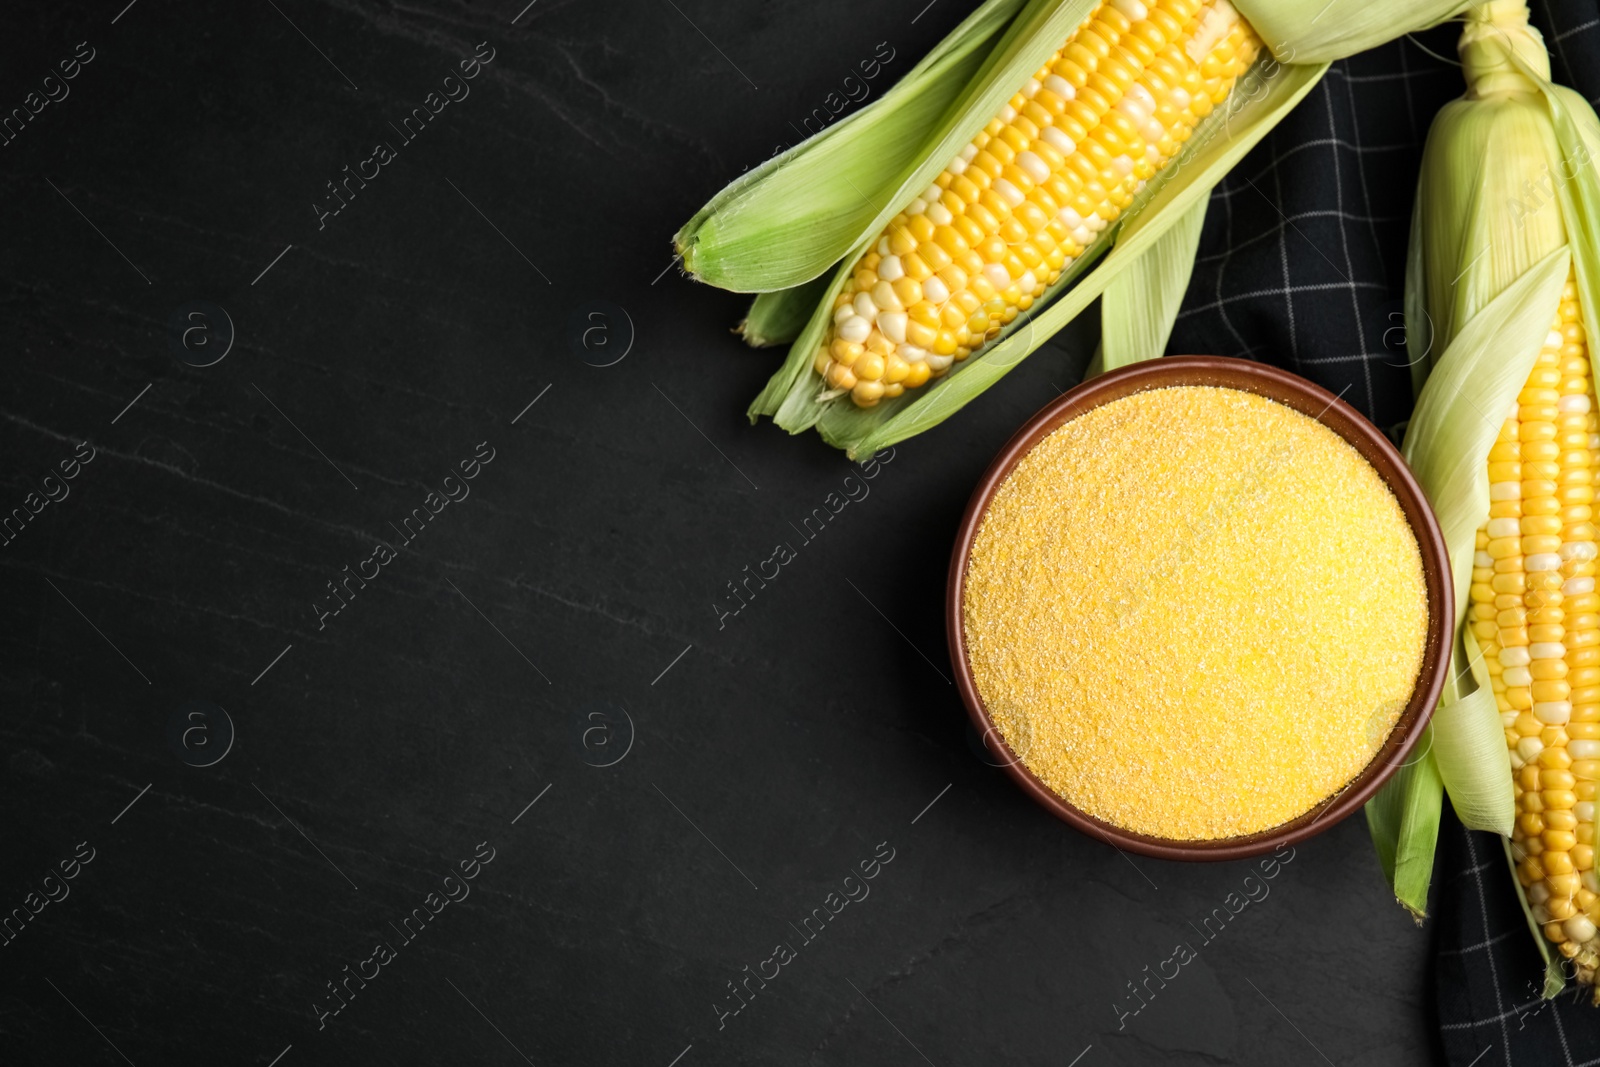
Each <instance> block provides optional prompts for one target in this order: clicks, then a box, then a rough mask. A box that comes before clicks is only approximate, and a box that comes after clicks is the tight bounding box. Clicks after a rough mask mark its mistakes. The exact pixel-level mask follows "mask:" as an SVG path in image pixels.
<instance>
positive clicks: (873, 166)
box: [673, 0, 1026, 293]
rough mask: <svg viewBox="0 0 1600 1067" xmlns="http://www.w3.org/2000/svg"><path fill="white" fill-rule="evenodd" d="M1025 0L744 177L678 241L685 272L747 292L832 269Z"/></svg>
mask: <svg viewBox="0 0 1600 1067" xmlns="http://www.w3.org/2000/svg"><path fill="white" fill-rule="evenodd" d="M1025 2H1026V0H987V2H986V3H984V4H983V5H982V6H981V7H979V8H978V10H976V11H974V12H973V13H972V14H971V15H970V16H968V17H967V18H966V19H965V20H964V21H963V22H962V23H961V25H959V26H957V27H956V28H955V29H954V30H952V31H951V32H950V34H949V35H948V36H946V37H945V39H944V40H942V41H940V42H939V43H938V45H936V46H935V47H934V49H933V51H931V52H929V53H928V54H927V55H926V56H924V57H922V61H921V62H920V63H918V64H917V65H916V66H914V67H912V68H911V70H910V71H909V72H908V73H907V74H906V76H905V77H903V78H901V79H900V81H898V82H897V83H895V85H894V87H893V88H891V89H890V90H889V91H888V92H886V93H884V94H883V96H881V97H879V98H878V99H877V100H875V101H873V102H872V103H871V104H868V105H867V106H866V107H864V108H862V109H861V110H860V111H857V112H856V113H854V114H852V115H850V116H849V117H848V118H845V119H841V120H840V121H839V122H836V123H834V124H833V125H832V126H829V127H828V128H827V129H825V130H823V131H822V132H821V133H819V134H817V135H816V136H814V137H811V138H809V139H807V140H805V141H802V142H801V143H800V144H798V145H796V146H794V147H793V148H791V149H789V150H787V151H785V152H783V153H781V154H780V155H777V156H774V157H773V158H771V159H769V160H767V161H766V162H765V163H763V164H761V166H759V167H756V168H755V169H754V170H751V171H750V172H748V173H746V174H743V175H740V176H739V177H738V178H736V179H734V180H733V181H732V182H731V183H729V184H728V186H727V187H726V188H725V189H723V190H722V191H721V192H720V193H718V194H717V195H716V196H715V197H713V198H712V199H711V201H710V203H708V204H706V206H705V207H703V208H701V209H700V211H699V213H697V214H696V215H695V217H694V218H692V219H690V220H689V221H688V222H687V223H685V224H684V226H683V229H681V230H679V231H678V233H677V235H676V236H675V237H674V238H673V242H674V244H676V246H677V251H678V254H679V255H680V256H682V257H683V266H684V269H685V270H687V271H688V272H689V273H690V274H692V275H694V276H695V277H696V278H698V279H699V280H700V281H703V282H708V283H710V284H711V285H715V286H717V287H718V288H720V289H731V290H732V291H734V292H736V293H771V292H776V291H778V290H780V289H789V288H793V287H795V286H798V285H801V284H803V283H805V282H809V281H811V280H812V279H813V278H816V277H818V276H819V275H821V274H823V273H824V272H825V271H827V269H828V268H829V267H831V266H833V265H834V264H835V263H836V262H838V261H839V259H840V258H841V257H842V256H844V255H845V254H846V253H847V252H849V251H850V249H851V248H852V247H854V246H855V245H856V243H857V242H858V241H859V240H860V237H859V234H860V233H861V232H862V230H863V229H865V228H866V227H867V226H868V220H870V219H874V218H876V217H877V216H878V215H879V214H881V207H882V203H883V199H884V196H885V195H886V194H887V192H888V191H889V189H890V188H892V187H893V185H894V184H896V179H897V178H898V177H899V176H900V174H901V173H902V172H903V171H904V170H905V169H906V168H907V167H908V166H910V165H911V164H912V163H913V162H914V161H915V160H916V159H917V158H918V157H919V155H920V153H921V150H922V146H923V145H924V144H925V143H926V142H927V140H928V138H929V136H930V135H931V134H932V133H933V131H934V130H935V129H937V127H938V123H939V119H940V117H941V116H943V115H944V114H945V112H946V110H947V109H948V108H949V107H950V105H951V103H952V102H953V101H954V100H955V99H956V97H957V96H959V95H960V94H961V92H962V90H963V89H964V88H965V87H966V86H967V84H968V83H969V82H970V81H971V80H972V78H973V77H974V76H976V75H977V74H978V72H979V71H980V70H982V69H983V68H984V66H985V64H986V63H987V62H988V60H989V56H990V53H991V51H992V50H993V48H994V46H995V43H996V42H997V41H999V40H1001V39H1002V38H1003V37H1004V36H1005V35H1006V34H1007V32H1008V28H1011V27H1013V26H1014V19H1015V17H1016V14H1017V12H1018V11H1021V10H1022V7H1023V5H1024V3H1025ZM893 214H894V213H893V212H892V211H891V212H890V213H889V214H888V215H885V216H883V220H882V221H881V222H879V223H878V228H879V229H882V227H883V223H885V222H887V221H888V220H889V218H890V217H892V216H893Z"/></svg>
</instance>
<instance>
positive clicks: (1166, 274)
mask: <svg viewBox="0 0 1600 1067" xmlns="http://www.w3.org/2000/svg"><path fill="white" fill-rule="evenodd" d="M1208 203H1209V199H1208V198H1207V199H1200V200H1197V201H1195V203H1194V205H1193V206H1191V207H1190V208H1189V209H1188V210H1187V211H1185V212H1184V213H1183V217H1182V218H1180V219H1179V220H1178V221H1177V222H1176V223H1174V224H1173V226H1172V228H1171V229H1170V230H1168V231H1167V232H1166V233H1164V234H1162V235H1161V237H1160V239H1159V240H1157V241H1156V243H1155V244H1153V245H1151V246H1150V247H1149V248H1148V249H1146V250H1145V252H1144V254H1143V255H1141V256H1140V257H1139V258H1138V259H1137V260H1136V261H1135V262H1134V263H1133V265H1132V266H1130V267H1129V268H1128V269H1127V270H1125V271H1123V272H1122V273H1121V274H1119V275H1118V276H1117V277H1116V279H1115V280H1113V281H1112V283H1111V284H1110V285H1108V286H1106V291H1105V295H1103V296H1102V297H1101V298H1100V349H1099V351H1098V352H1096V353H1095V357H1094V360H1093V361H1092V362H1091V363H1090V364H1089V371H1088V374H1087V375H1086V377H1090V378H1092V377H1094V376H1095V375H1096V374H1102V373H1104V372H1106V371H1108V370H1116V369H1117V368H1118V367H1126V366H1127V365H1128V364H1130V363H1138V362H1139V361H1141V360H1146V359H1155V358H1157V357H1158V356H1160V355H1161V354H1162V353H1164V352H1165V351H1166V350H1167V339H1168V338H1170V337H1171V336H1172V327H1173V324H1174V323H1175V322H1176V321H1177V319H1178V308H1179V307H1181V306H1182V304H1183V294H1184V291H1185V290H1187V289H1188V288H1189V275H1190V274H1192V273H1194V256H1195V251H1196V249H1198V248H1199V247H1200V228H1201V227H1202V226H1204V225H1205V221H1206V205H1207V204H1208Z"/></svg>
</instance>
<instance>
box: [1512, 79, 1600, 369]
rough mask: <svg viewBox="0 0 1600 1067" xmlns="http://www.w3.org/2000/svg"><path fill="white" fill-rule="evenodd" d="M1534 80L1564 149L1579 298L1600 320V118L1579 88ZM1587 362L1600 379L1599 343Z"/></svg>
mask: <svg viewBox="0 0 1600 1067" xmlns="http://www.w3.org/2000/svg"><path fill="white" fill-rule="evenodd" d="M1513 61H1514V62H1516V63H1517V64H1518V65H1519V66H1521V67H1522V69H1523V72H1524V74H1527V75H1530V76H1533V75H1534V72H1533V71H1532V69H1531V68H1530V67H1528V65H1527V64H1526V63H1523V62H1522V60H1521V59H1520V58H1516V57H1513ZM1535 84H1536V85H1538V86H1539V89H1540V91H1541V92H1542V93H1543V95H1544V98H1545V102H1546V104H1547V105H1548V107H1549V109H1550V121H1551V124H1552V126H1553V127H1554V130H1555V136H1556V144H1557V146H1558V147H1559V150H1560V158H1559V159H1556V160H1553V161H1552V163H1553V166H1552V168H1551V170H1552V177H1553V180H1554V182H1555V189H1556V199H1557V202H1558V203H1559V204H1560V206H1561V216H1562V219H1563V220H1564V221H1565V222H1566V226H1567V233H1568V236H1569V239H1570V242H1571V246H1572V256H1573V267H1574V270H1575V272H1576V274H1577V283H1578V303H1579V305H1580V306H1581V307H1582V308H1583V321H1584V322H1585V323H1586V324H1590V323H1600V171H1596V169H1595V166H1594V162H1593V161H1594V158H1595V156H1596V155H1597V154H1600V118H1597V117H1596V116H1595V113H1594V109H1593V108H1592V107H1590V106H1589V102H1588V101H1587V100H1585V99H1584V98H1583V95H1582V94H1581V93H1578V92H1575V91H1573V90H1572V89H1569V88H1567V87H1566V86H1564V85H1554V84H1552V83H1551V82H1549V81H1547V80H1545V79H1542V78H1537V77H1535ZM1535 210H1537V209H1535ZM1589 364H1590V366H1591V367H1594V368H1596V377H1597V378H1600V345H1597V344H1592V343H1591V344H1590V345H1589Z"/></svg>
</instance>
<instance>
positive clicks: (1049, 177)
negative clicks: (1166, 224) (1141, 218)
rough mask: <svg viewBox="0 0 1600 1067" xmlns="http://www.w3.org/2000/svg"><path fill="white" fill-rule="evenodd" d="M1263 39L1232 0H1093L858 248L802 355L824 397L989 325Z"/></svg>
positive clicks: (1140, 180) (1026, 293)
mask: <svg viewBox="0 0 1600 1067" xmlns="http://www.w3.org/2000/svg"><path fill="white" fill-rule="evenodd" d="M1260 46H1261V42H1260V40H1259V39H1258V38H1257V37H1256V35H1255V33H1254V32H1253V31H1252V30H1251V28H1250V26H1249V24H1248V23H1246V22H1245V21H1244V19H1242V18H1241V17H1240V16H1239V14H1238V12H1236V11H1235V10H1234V8H1233V6H1232V5H1231V4H1230V3H1229V2H1228V0H1210V2H1205V0H1153V2H1152V3H1151V4H1150V5H1149V6H1146V4H1145V3H1144V2H1143V0H1110V2H1108V3H1103V4H1101V5H1100V6H1099V7H1097V8H1096V9H1095V10H1094V11H1093V13H1092V14H1091V15H1090V16H1089V18H1088V19H1087V20H1085V21H1084V22H1083V23H1082V24H1081V25H1080V26H1079V27H1078V29H1077V30H1076V32H1074V33H1073V35H1072V36H1071V37H1070V38H1069V39H1068V40H1067V41H1066V43H1065V44H1063V45H1062V46H1061V48H1059V49H1058V50H1057V51H1056V52H1055V53H1054V54H1053V55H1052V56H1051V57H1050V59H1049V60H1048V61H1047V62H1046V63H1045V64H1044V65H1043V66H1042V67H1040V68H1039V70H1038V71H1037V72H1036V73H1035V74H1034V76H1033V77H1032V78H1030V79H1029V80H1028V81H1027V83H1026V84H1025V85H1023V87H1022V89H1021V91H1020V92H1018V93H1017V94H1016V95H1015V96H1013V97H1012V98H1011V101H1010V103H1009V104H1008V105H1007V106H1006V107H1005V108H1003V109H1002V110H1001V112H1000V114H999V115H997V116H996V117H995V118H994V119H993V120H992V121H991V122H990V123H989V124H988V126H987V127H985V128H984V130H983V131H981V132H980V133H979V134H978V135H977V136H976V137H974V138H973V140H972V143H971V144H969V145H968V146H967V147H966V148H965V149H963V150H962V151H961V153H960V154H959V155H958V156H956V158H954V159H952V160H951V161H950V163H949V165H948V166H947V167H946V168H945V170H944V172H943V173H942V174H940V175H939V177H938V178H937V180H936V181H935V182H934V183H933V184H932V185H930V186H929V187H928V189H927V190H926V191H924V192H923V194H922V195H921V196H920V197H918V198H917V199H915V200H913V201H912V202H911V203H910V204H908V205H907V206H906V208H905V209H904V211H902V212H901V213H900V214H898V215H896V216H895V217H894V219H893V220H891V221H890V223H889V225H888V227H887V228H886V229H885V230H884V232H883V234H882V236H881V237H880V238H879V239H878V241H877V244H876V246H875V247H874V248H873V249H872V250H870V251H868V252H867V253H865V254H864V255H863V256H862V257H861V258H860V260H858V262H857V264H856V267H855V270H854V272H853V276H852V277H851V279H850V281H849V282H847V283H846V284H845V286H844V288H843V291H841V292H840V293H839V294H838V296H837V297H835V299H834V319H833V324H832V326H831V327H830V328H829V329H828V330H827V332H826V334H825V336H824V338H823V342H822V345H821V347H820V348H819V349H818V350H817V353H816V357H815V360H814V363H813V368H814V370H815V371H816V372H817V374H818V375H820V376H821V377H822V378H823V380H824V382H825V387H826V390H827V392H826V393H825V394H824V397H823V398H824V399H829V398H832V397H835V396H841V395H843V394H844V393H846V392H848V393H849V394H850V397H851V399H852V400H853V401H854V402H855V403H856V404H857V405H858V406H860V407H872V406H874V405H875V404H877V403H878V401H879V400H880V399H884V398H892V397H895V396H899V395H900V394H901V393H902V392H903V391H904V390H906V389H915V388H917V387H918V386H921V385H923V384H925V383H926V382H928V381H929V380H930V379H933V378H937V377H940V376H942V375H944V374H946V373H948V372H949V370H950V368H951V367H952V365H954V364H955V363H958V362H960V361H961V360H964V359H966V358H967V356H969V355H971V354H972V353H973V352H974V351H976V350H978V349H980V348H982V347H983V345H984V344H986V343H988V342H989V341H992V340H993V339H994V338H996V337H998V336H999V335H1000V332H1001V330H1002V329H1003V328H1004V327H1005V326H1007V325H1009V324H1010V323H1011V322H1012V321H1014V320H1015V319H1016V317H1017V316H1018V314H1020V313H1022V312H1025V311H1027V310H1028V309H1029V308H1030V307H1031V306H1032V305H1033V303H1034V301H1035V300H1037V299H1039V298H1040V297H1041V296H1043V295H1044V293H1045V290H1046V289H1047V288H1048V287H1049V286H1050V285H1052V284H1054V283H1055V281H1056V280H1057V279H1058V278H1059V277H1060V275H1061V271H1062V270H1063V268H1064V267H1065V266H1067V265H1068V264H1070V263H1071V262H1072V261H1073V260H1074V259H1076V258H1077V257H1078V256H1080V255H1082V254H1083V253H1084V251H1085V249H1086V248H1087V247H1088V246H1089V245H1090V244H1091V243H1092V242H1093V241H1094V239H1095V236H1096V235H1097V234H1098V233H1100V232H1101V231H1102V230H1104V229H1105V228H1106V227H1107V226H1108V225H1109V224H1110V223H1111V222H1113V221H1115V220H1116V218H1117V217H1118V215H1119V214H1120V213H1121V212H1122V210H1123V209H1124V208H1126V207H1127V206H1128V204H1129V203H1130V202H1131V201H1132V199H1133V197H1134V195H1135V194H1137V193H1138V191H1139V190H1140V189H1142V188H1143V187H1144V184H1145V182H1146V181H1148V180H1149V179H1150V178H1152V177H1153V176H1155V174H1156V173H1157V172H1158V171H1160V169H1161V168H1162V167H1163V166H1165V165H1166V163H1167V162H1168V161H1170V160H1171V159H1172V157H1173V156H1174V155H1176V154H1177V152H1178V150H1179V148H1181V147H1182V145H1183V143H1184V142H1185V141H1186V140H1187V139H1188V137H1189V135H1190V134H1191V133H1192V132H1193V130H1194V127H1195V125H1196V124H1197V123H1198V122H1199V121H1200V120H1201V119H1203V118H1204V117H1205V116H1206V115H1208V114H1209V113H1210V112H1211V109H1212V108H1213V107H1214V106H1215V105H1217V104H1220V103H1222V102H1223V101H1224V100H1225V99H1227V96H1228V93H1229V91H1230V90H1231V89H1232V87H1233V83H1234V81H1235V79H1236V78H1238V76H1239V75H1240V74H1242V73H1243V72H1244V71H1245V70H1247V69H1248V68H1249V67H1250V65H1251V64H1252V63H1253V62H1254V61H1255V58H1256V54H1257V52H1258V50H1259V48H1260Z"/></svg>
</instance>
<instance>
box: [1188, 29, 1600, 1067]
mask: <svg viewBox="0 0 1600 1067" xmlns="http://www.w3.org/2000/svg"><path fill="white" fill-rule="evenodd" d="M1533 14H1534V22H1535V23H1536V24H1537V25H1538V27H1539V28H1540V30H1541V31H1542V32H1543V33H1544V35H1545V41H1546V43H1547V45H1548V46H1549V49H1550V54H1551V60H1552V67H1553V73H1554V75H1555V79H1556V80H1557V81H1558V82H1561V83H1563V84H1566V85H1570V86H1572V87H1573V88H1575V89H1577V90H1578V91H1580V92H1582V93H1583V94H1584V96H1586V97H1587V98H1588V99H1589V100H1590V101H1591V102H1600V0H1549V2H1544V3H1539V2H1536V3H1535V4H1534V5H1533ZM1457 32H1458V27H1455V26H1444V27H1440V28H1438V29H1435V30H1432V31H1429V32H1427V33H1424V34H1419V35H1417V36H1416V37H1415V38H1413V39H1409V40H1402V41H1398V42H1395V43H1392V44H1389V45H1387V46H1385V47H1383V48H1379V49H1375V50H1374V51H1372V52H1369V53H1366V54H1364V55H1360V56H1357V57H1355V58H1353V59H1351V60H1348V61H1345V62H1341V63H1336V64H1334V66H1333V69H1332V70H1330V71H1329V72H1328V75H1327V76H1326V77H1325V78H1324V79H1323V80H1322V82H1321V84H1320V85H1318V86H1317V88H1316V89H1315V90H1314V91H1313V92H1312V93H1311V94H1310V95H1309V96H1307V97H1306V99H1305V100H1304V101H1303V102H1302V103H1301V104H1300V106H1299V107H1298V108H1296V109H1295V111H1294V113H1293V114H1291V115H1290V116H1289V117H1288V119H1286V120H1285V121H1284V122H1283V124H1282V125H1280V126H1279V127H1278V128H1277V129H1276V130H1274V131H1273V132H1272V134H1271V135H1269V136H1268V137H1267V138H1266V140H1265V141H1263V142H1262V143H1261V144H1260V145H1258V146H1257V147H1256V149H1255V150H1254V151H1253V152H1251V153H1250V155H1249V156H1247V157H1246V158H1245V160H1244V161H1243V162H1242V163H1241V164H1240V165H1239V166H1238V167H1236V168H1235V169H1234V171H1233V173H1232V174H1230V175H1229V176H1228V177H1227V178H1226V179H1225V180H1224V181H1223V182H1222V184H1221V186H1219V187H1218V188H1217V190H1216V191H1215V192H1214V193H1213V194H1212V197H1211V206H1210V208H1209V210H1208V212H1207V215H1206V224H1205V230H1204V233H1203V235H1202V238H1201V241H1200V252H1199V256H1198V259H1197V261H1196V265H1195V271H1194V278H1193V280H1192V281H1191V282H1190V285H1189V292H1188V296H1187V297H1186V298H1185V300H1184V305H1183V310H1182V312H1181V313H1180V315H1179V317H1178V323H1177V328H1176V329H1175V330H1174V331H1173V336H1172V341H1171V342H1170V344H1169V346H1168V351H1169V352H1173V353H1190V352H1194V353H1221V354H1226V355H1238V356H1249V357H1251V358H1254V359H1259V360H1263V361H1266V362H1269V363H1275V364H1278V365H1280V366H1283V367H1287V368H1288V369H1290V370H1293V371H1295V372H1297V373H1299V374H1302V375H1304V376H1305V377H1307V378H1310V379H1312V380H1313V381H1315V382H1318V383H1319V384H1321V385H1322V386H1324V387H1326V388H1328V389H1329V390H1331V391H1333V392H1336V393H1342V395H1343V396H1344V398H1345V399H1346V400H1347V401H1349V402H1350V403H1351V404H1352V405H1353V406H1355V407H1356V408H1357V409H1359V410H1361V411H1363V412H1365V413H1366V415H1367V416H1368V417H1369V418H1371V419H1372V420H1373V421H1374V422H1376V423H1377V424H1378V425H1379V426H1380V427H1383V428H1384V429H1386V430H1392V428H1393V427H1394V426H1395V425H1396V424H1397V423H1400V422H1402V421H1403V420H1404V419H1406V418H1407V416H1408V414H1409V412H1410V409H1411V400H1412V397H1411V380H1410V372H1409V371H1408V370H1407V367H1406V355H1405V332H1404V329H1403V322H1402V317H1401V314H1400V311H1401V302H1400V301H1401V293H1402V289H1403V286H1404V282H1405V254H1406V242H1407V239H1408V234H1409V228H1410V217H1411V207H1412V199H1413V197H1414V196H1415V193H1416V187H1417V168H1418V165H1419V163H1420V161H1421V157H1422V145H1423V140H1424V138H1425V137H1426V136H1427V132H1428V126H1429V124H1430V122H1431V121H1432V119H1433V116H1434V114H1435V113H1436V112H1437V111H1438V109H1439V107H1440V106H1441V105H1442V104H1444V103H1445V102H1446V101H1447V100H1450V99H1452V98H1454V97H1456V96H1459V95H1460V94H1461V92H1462V90H1463V84H1462V81H1461V71H1460V69H1459V67H1458V66H1456V65H1455V39H1456V36H1457ZM1446 808H1447V809H1448V802H1447V803H1446ZM1510 879H1511V874H1510V872H1509V871H1508V869H1507V864H1506V860H1505V855H1504V852H1503V850H1502V847H1501V843H1500V841H1499V839H1498V838H1496V837H1494V836H1493V835H1489V834H1481V833H1468V832H1467V831H1465V830H1463V829H1462V828H1461V826H1460V824H1459V823H1458V822H1456V820H1455V818H1454V817H1453V815H1451V814H1450V813H1449V812H1448V811H1447V812H1446V816H1445V822H1444V827H1443V829H1442V831H1441V840H1440V845H1439V856H1438V865H1437V867H1436V869H1435V872H1434V882H1435V885H1434V903H1433V911H1434V914H1435V918H1433V919H1432V920H1430V922H1431V923H1432V924H1433V925H1434V926H1435V944H1436V956H1435V959H1434V978H1435V981H1434V986H1435V989H1436V991H1437V998H1438V1003H1437V1007H1438V1021H1439V1027H1440V1031H1441V1038H1442V1044H1443V1048H1444V1051H1445V1055H1446V1057H1447V1059H1448V1062H1449V1063H1450V1064H1451V1065H1452V1067H1469V1065H1473V1067H1490V1065H1494V1064H1505V1065H1507V1067H1510V1065H1512V1064H1515V1065H1517V1067H1558V1065H1559V1067H1575V1065H1581V1064H1592V1065H1600V1009H1594V1008H1591V1007H1589V1006H1588V1004H1587V1002H1586V1001H1579V1000H1578V999H1577V998H1576V996H1574V995H1573V994H1571V993H1567V994H1563V995H1562V996H1561V997H1560V998H1559V999H1557V1000H1556V1001H1555V1002H1553V1003H1545V1002H1543V1001H1541V1000H1540V999H1539V989H1540V988H1541V986H1540V983H1541V979H1542V976H1543V965H1542V962H1541V961H1540V958H1539V956H1538V954H1537V952H1536V950H1535V949H1534V947H1533V943H1532V941H1531V935H1530V933H1529V931H1528V927H1527V923H1526V920H1525V919H1524V918H1523V914H1522V910H1521V908H1520V907H1519V906H1518V904H1517V899H1516V895H1515V893H1514V891H1513V889H1512V885H1511V881H1510ZM1397 906H1398V905H1397Z"/></svg>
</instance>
